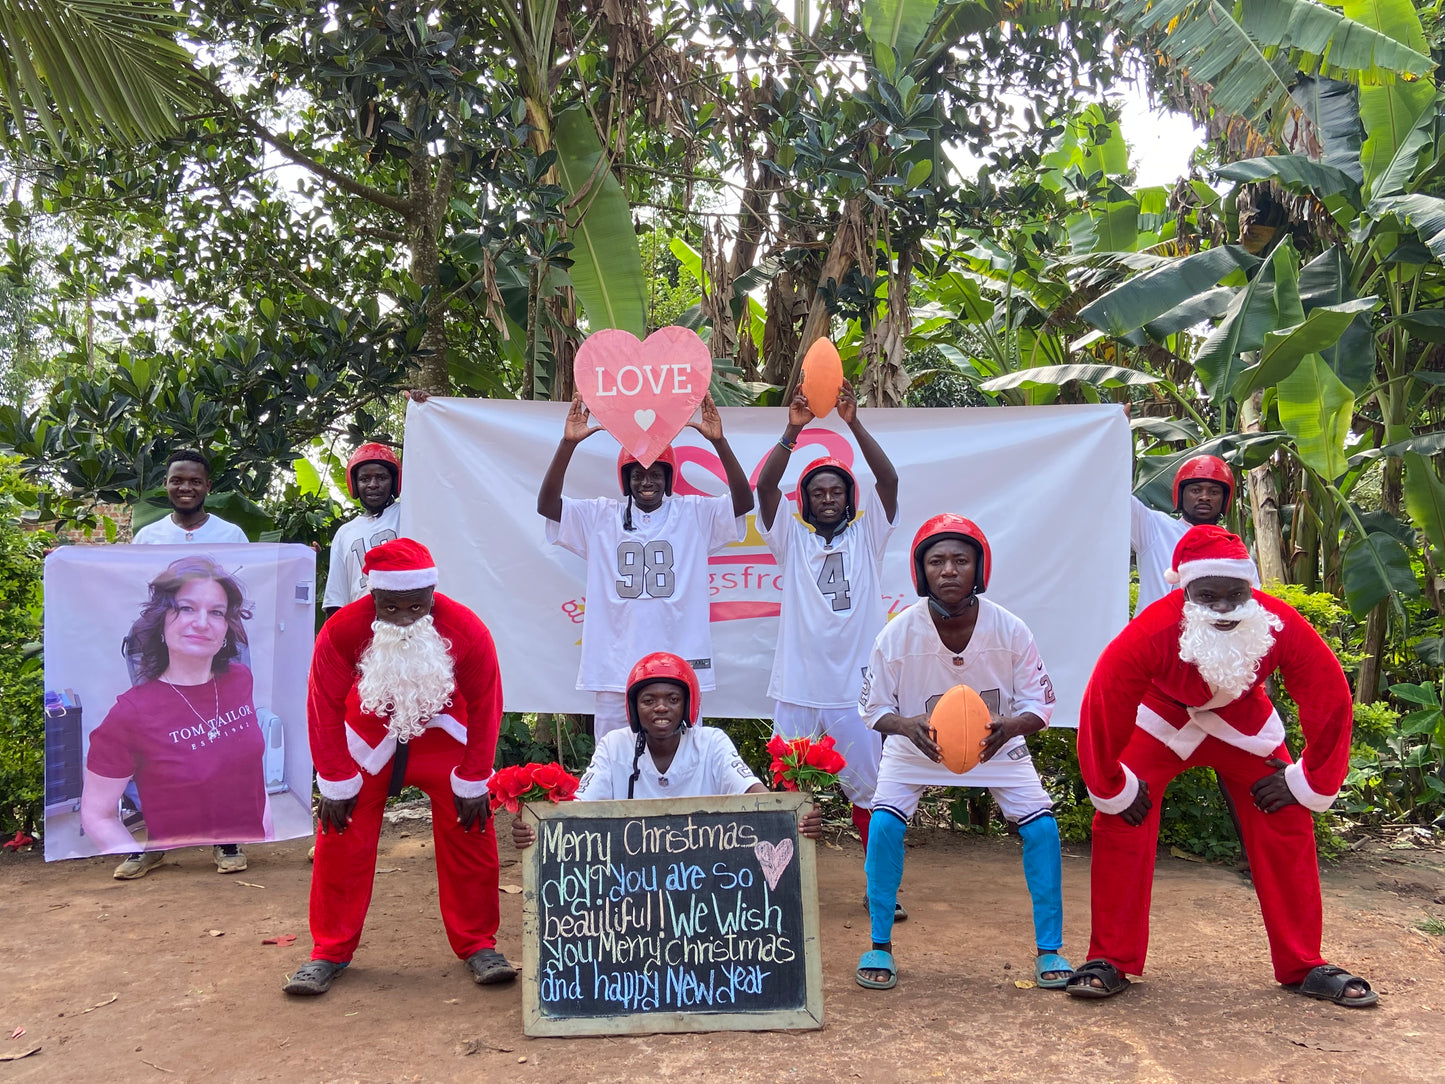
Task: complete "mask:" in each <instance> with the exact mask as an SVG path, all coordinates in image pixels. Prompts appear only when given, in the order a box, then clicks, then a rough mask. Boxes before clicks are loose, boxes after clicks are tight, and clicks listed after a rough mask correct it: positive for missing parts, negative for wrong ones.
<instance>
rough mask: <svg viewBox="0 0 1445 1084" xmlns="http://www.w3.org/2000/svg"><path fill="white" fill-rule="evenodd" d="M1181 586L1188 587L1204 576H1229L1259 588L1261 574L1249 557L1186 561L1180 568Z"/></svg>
mask: <svg viewBox="0 0 1445 1084" xmlns="http://www.w3.org/2000/svg"><path fill="white" fill-rule="evenodd" d="M1178 575H1179V586H1180V587H1188V586H1189V584H1190V583H1191V582H1192V581H1194V580H1197V579H1200V578H1202V577H1204V576H1227V577H1229V578H1230V579H1231V580H1248V581H1249V582H1250V583H1251V584H1253V585H1254V586H1255V587H1258V586H1259V574H1258V573H1256V572H1255V570H1254V562H1253V561H1251V560H1250V559H1249V558H1248V557H1238V558H1230V557H1214V558H1210V559H1208V560H1203V561H1185V562H1184V563H1183V564H1182V565H1180V566H1179V573H1178Z"/></svg>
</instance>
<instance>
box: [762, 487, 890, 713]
mask: <svg viewBox="0 0 1445 1084" xmlns="http://www.w3.org/2000/svg"><path fill="white" fill-rule="evenodd" d="M858 497H859V511H858V514H857V516H855V517H854V519H853V522H852V523H850V524H848V526H847V527H845V528H844V529H843V530H842V531H840V532H839V533H838V534H836V535H834V536H833V540H832V541H831V542H824V541H823V536H822V535H820V534H819V533H818V532H817V531H816V530H815V529H814V528H813V527H812V526H811V525H810V524H808V523H805V522H804V521H803V518H802V516H801V514H799V512H798V510H797V505H796V504H795V503H794V502H792V501H789V500H786V499H785V500H783V501H781V502H780V503H779V504H778V510H777V513H776V515H775V516H774V517H773V525H772V527H771V528H769V529H767V530H764V531H763V532H762V534H763V538H764V539H765V540H766V541H767V543H768V548H769V549H770V550H772V551H773V556H774V557H776V558H777V561H778V567H779V568H780V569H781V570H782V573H783V605H782V612H781V614H780V615H779V618H778V646H777V649H776V650H775V651H774V653H773V673H772V678H771V679H770V680H769V682H768V696H769V697H770V698H771V699H773V700H779V701H782V702H783V703H785V704H798V705H801V706H803V707H813V708H846V707H852V706H853V705H855V704H856V703H857V702H858V692H859V690H860V689H861V688H862V686H863V672H864V670H865V669H866V668H867V666H868V653H869V651H870V650H871V649H872V647H873V639H874V637H876V636H877V635H878V631H879V630H880V629H881V628H883V626H884V624H885V623H886V621H887V618H888V614H887V609H886V608H885V607H884V605H883V587H882V584H883V569H882V566H883V551H884V549H885V548H886V547H887V545H888V536H889V535H891V534H892V533H893V528H894V527H895V526H896V525H897V511H896V510H895V512H894V522H892V523H890V522H889V521H888V517H887V516H886V515H885V514H884V512H883V502H882V501H881V500H879V499H878V492H877V490H876V489H874V487H873V486H872V485H870V484H860V485H859V486H858ZM758 527H759V529H761V528H762V519H761V517H759V520H758Z"/></svg>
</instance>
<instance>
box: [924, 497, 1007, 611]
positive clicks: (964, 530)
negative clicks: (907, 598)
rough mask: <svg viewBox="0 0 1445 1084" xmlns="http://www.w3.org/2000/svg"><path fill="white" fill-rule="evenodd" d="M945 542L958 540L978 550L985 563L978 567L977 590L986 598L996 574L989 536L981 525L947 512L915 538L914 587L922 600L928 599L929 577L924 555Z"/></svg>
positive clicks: (974, 585) (979, 564)
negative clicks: (932, 546) (990, 579)
mask: <svg viewBox="0 0 1445 1084" xmlns="http://www.w3.org/2000/svg"><path fill="white" fill-rule="evenodd" d="M942 538H958V539H961V540H963V541H964V542H971V543H973V545H975V546H976V547H978V550H979V552H980V555H981V557H982V560H981V561H979V563H978V573H977V575H976V576H975V578H974V584H973V590H974V593H975V594H979V595H981V594H983V592H984V591H985V590H987V589H988V577H989V573H990V572H991V571H992V570H993V551H992V550H991V549H989V547H988V536H987V535H985V534H984V533H983V531H981V530H979V526H978V524H977V523H975V522H974V521H973V520H971V519H965V518H964V517H963V516H956V515H954V514H953V513H952V512H945V513H943V515H941V516H934V517H933V518H932V519H930V520H928V521H927V522H926V523H924V525H923V526H922V527H920V528H918V533H917V534H916V535H914V536H913V550H912V553H913V587H914V589H915V590H916V591H917V592H918V595H919V597H920V598H927V597H928V577H927V576H925V575H924V573H923V551H924V550H926V549H927V548H928V547H929V546H931V545H932V544H933V543H935V542H937V541H938V540H939V539H942Z"/></svg>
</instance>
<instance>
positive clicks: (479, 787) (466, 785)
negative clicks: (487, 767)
mask: <svg viewBox="0 0 1445 1084" xmlns="http://www.w3.org/2000/svg"><path fill="white" fill-rule="evenodd" d="M491 778H492V776H491V773H488V774H487V777H486V779H463V778H462V777H461V776H459V775H457V770H456V769H455V768H453V769H452V793H453V794H455V795H456V796H457V797H458V798H480V797H481V796H482V795H483V794H486V793H487V779H491Z"/></svg>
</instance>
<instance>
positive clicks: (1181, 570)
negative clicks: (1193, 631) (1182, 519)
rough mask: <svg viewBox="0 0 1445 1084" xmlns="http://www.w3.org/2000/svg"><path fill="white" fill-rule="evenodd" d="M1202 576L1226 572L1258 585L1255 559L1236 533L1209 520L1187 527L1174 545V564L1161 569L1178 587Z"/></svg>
mask: <svg viewBox="0 0 1445 1084" xmlns="http://www.w3.org/2000/svg"><path fill="white" fill-rule="evenodd" d="M1202 576H1228V577H1229V578H1230V579H1233V580H1248V581H1249V582H1250V583H1252V584H1253V585H1254V586H1255V587H1258V586H1259V577H1258V576H1257V575H1256V573H1255V571H1254V562H1253V561H1251V560H1250V559H1249V550H1247V549H1245V548H1244V543H1243V542H1242V541H1240V538H1239V536H1238V535H1234V534H1230V533H1229V532H1228V531H1226V530H1225V529H1224V528H1223V527H1216V526H1214V525H1213V524H1211V523H1201V524H1199V525H1198V526H1197V527H1191V528H1189V530H1188V531H1187V532H1186V533H1185V535H1184V537H1183V538H1181V539H1180V540H1179V545H1177V546H1175V547H1174V567H1173V568H1171V569H1170V570H1169V571H1168V572H1166V573H1164V578H1165V579H1166V580H1167V581H1169V582H1170V583H1177V584H1178V585H1179V586H1180V587H1188V586H1189V584H1190V581H1192V580H1197V579H1199V578H1200V577H1202Z"/></svg>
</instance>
